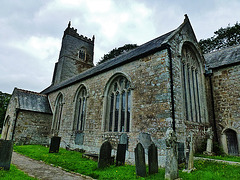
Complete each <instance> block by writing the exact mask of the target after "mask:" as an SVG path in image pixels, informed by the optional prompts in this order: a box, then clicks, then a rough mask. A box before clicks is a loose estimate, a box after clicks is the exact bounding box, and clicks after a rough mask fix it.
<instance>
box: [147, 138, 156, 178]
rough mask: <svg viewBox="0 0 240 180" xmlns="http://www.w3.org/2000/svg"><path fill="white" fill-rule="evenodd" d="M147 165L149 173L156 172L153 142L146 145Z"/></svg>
mask: <svg viewBox="0 0 240 180" xmlns="http://www.w3.org/2000/svg"><path fill="white" fill-rule="evenodd" d="M148 166H149V168H148V172H149V174H155V173H158V152H157V147H156V146H155V144H154V143H152V144H151V145H150V146H149V147H148Z"/></svg>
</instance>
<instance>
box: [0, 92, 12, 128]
mask: <svg viewBox="0 0 240 180" xmlns="http://www.w3.org/2000/svg"><path fill="white" fill-rule="evenodd" d="M10 98H11V95H10V94H7V93H3V92H1V91H0V128H2V127H3V122H4V118H5V114H6V110H7V106H8V103H9V100H10Z"/></svg>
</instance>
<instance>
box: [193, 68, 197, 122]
mask: <svg viewBox="0 0 240 180" xmlns="http://www.w3.org/2000/svg"><path fill="white" fill-rule="evenodd" d="M194 74H195V68H194V67H193V68H192V85H193V89H192V91H193V104H194V106H193V108H194V117H195V122H198V117H197V101H196V84H195V82H196V81H195V78H194V77H195V76H194Z"/></svg>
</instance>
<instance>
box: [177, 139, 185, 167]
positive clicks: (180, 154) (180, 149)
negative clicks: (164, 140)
mask: <svg viewBox="0 0 240 180" xmlns="http://www.w3.org/2000/svg"><path fill="white" fill-rule="evenodd" d="M177 145H178V164H181V163H184V162H185V154H184V143H181V142H178V143H177Z"/></svg>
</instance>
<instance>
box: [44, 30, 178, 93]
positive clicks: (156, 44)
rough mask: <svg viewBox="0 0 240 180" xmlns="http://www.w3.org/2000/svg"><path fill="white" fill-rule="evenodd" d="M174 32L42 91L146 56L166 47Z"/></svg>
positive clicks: (62, 85)
mask: <svg viewBox="0 0 240 180" xmlns="http://www.w3.org/2000/svg"><path fill="white" fill-rule="evenodd" d="M174 32H175V30H173V31H171V32H168V33H166V34H164V35H162V36H160V37H158V38H155V39H153V40H151V41H149V42H147V43H145V44H143V45H141V46H139V47H137V48H135V49H133V50H132V51H129V52H127V53H125V54H122V55H120V56H118V57H116V58H113V59H111V60H108V61H107V62H105V63H102V64H99V65H97V66H95V67H93V68H91V69H89V70H87V71H84V72H82V73H81V74H79V75H76V76H74V77H73V78H70V79H68V80H66V81H63V82H61V83H59V84H56V85H51V86H49V87H48V88H46V89H45V90H43V91H42V92H41V93H44V94H48V93H50V92H53V91H55V90H58V89H60V88H63V87H65V86H68V85H70V84H73V83H75V82H77V81H80V80H84V79H87V78H90V77H92V76H95V75H97V74H100V73H102V72H105V71H107V70H109V69H112V68H115V67H117V66H120V65H122V64H126V63H128V62H131V61H133V60H135V59H138V58H140V57H142V56H145V55H147V54H149V53H152V52H154V51H155V50H156V49H161V48H162V49H163V48H164V47H166V42H167V39H168V38H170V37H171V35H172V34H174Z"/></svg>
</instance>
